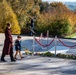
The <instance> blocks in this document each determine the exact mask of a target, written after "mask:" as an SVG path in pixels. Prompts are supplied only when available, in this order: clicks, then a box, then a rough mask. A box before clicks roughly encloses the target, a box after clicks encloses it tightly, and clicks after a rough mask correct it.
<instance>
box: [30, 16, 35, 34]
mask: <svg viewBox="0 0 76 75" xmlns="http://www.w3.org/2000/svg"><path fill="white" fill-rule="evenodd" d="M34 26H35V18H34V17H31V23H30V30H31V35H33V34H35V31H34Z"/></svg>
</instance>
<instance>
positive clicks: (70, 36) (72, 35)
mask: <svg viewBox="0 0 76 75" xmlns="http://www.w3.org/2000/svg"><path fill="white" fill-rule="evenodd" d="M74 36H76V33H74V34H71V35H68V36H65V37H66V38H73V37H74Z"/></svg>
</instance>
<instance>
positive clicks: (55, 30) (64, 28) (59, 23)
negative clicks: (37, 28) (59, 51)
mask: <svg viewBox="0 0 76 75" xmlns="http://www.w3.org/2000/svg"><path fill="white" fill-rule="evenodd" d="M50 32H51V34H52V35H53V36H55V35H57V36H64V35H67V34H70V33H71V26H70V23H69V21H68V20H66V19H59V20H55V21H53V22H52V23H51V25H50Z"/></svg>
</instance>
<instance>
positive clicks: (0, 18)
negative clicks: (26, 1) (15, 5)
mask: <svg viewBox="0 0 76 75" xmlns="http://www.w3.org/2000/svg"><path fill="white" fill-rule="evenodd" d="M0 13H1V14H0V27H1V29H2V32H4V30H5V28H6V23H7V22H9V23H11V24H12V28H11V31H12V34H20V27H19V25H18V21H17V17H16V15H15V13H14V12H13V10H12V9H11V7H10V6H9V5H8V3H7V2H6V0H3V1H2V2H1V3H0Z"/></svg>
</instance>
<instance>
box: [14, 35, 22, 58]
mask: <svg viewBox="0 0 76 75" xmlns="http://www.w3.org/2000/svg"><path fill="white" fill-rule="evenodd" d="M15 50H16V53H15V57H14V58H15V59H17V58H16V56H17V54H18V53H19V55H20V57H21V59H22V58H23V57H22V54H21V36H19V35H18V36H17V39H16V40H15Z"/></svg>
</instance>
